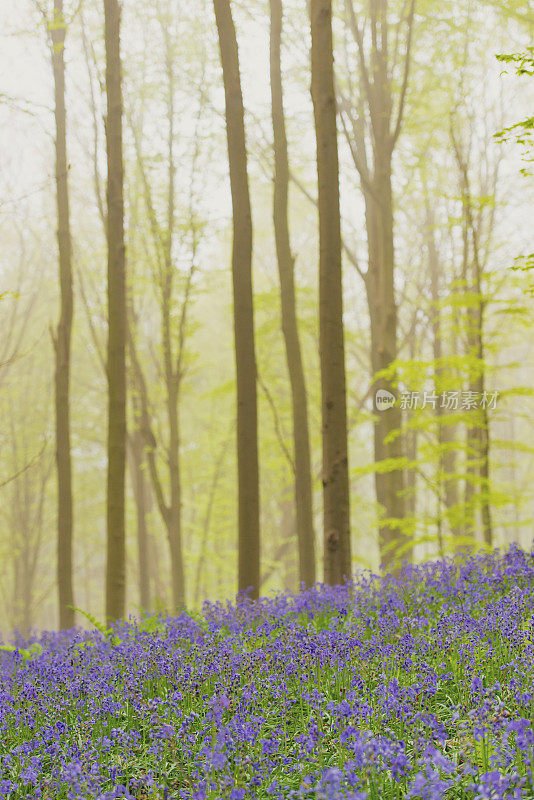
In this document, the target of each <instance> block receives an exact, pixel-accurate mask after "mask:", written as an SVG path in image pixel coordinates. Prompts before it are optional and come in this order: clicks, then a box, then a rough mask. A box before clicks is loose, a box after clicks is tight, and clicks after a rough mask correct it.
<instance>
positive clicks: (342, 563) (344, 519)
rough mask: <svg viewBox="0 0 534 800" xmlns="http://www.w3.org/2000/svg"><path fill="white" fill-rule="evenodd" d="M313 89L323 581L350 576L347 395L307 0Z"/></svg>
mask: <svg viewBox="0 0 534 800" xmlns="http://www.w3.org/2000/svg"><path fill="white" fill-rule="evenodd" d="M311 35H312V50H311V67H312V79H311V93H312V100H313V109H314V118H315V131H316V138H317V176H318V189H319V192H318V207H319V350H320V361H321V401H322V402H321V405H322V429H323V476H322V478H323V501H324V511H323V514H324V579H325V582H326V583H329V584H337V583H341V582H342V581H343V579H344V577H345V576H347V577H349V576H350V574H351V546H350V506H349V475H348V452H347V396H346V384H345V345H344V337H343V289H342V274H341V221H340V206H339V163H338V152H337V128H336V97H335V93H334V55H333V45H332V2H331V0H311Z"/></svg>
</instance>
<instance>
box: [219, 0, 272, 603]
mask: <svg viewBox="0 0 534 800" xmlns="http://www.w3.org/2000/svg"><path fill="white" fill-rule="evenodd" d="M213 5H214V8H215V17H216V20H217V30H218V34H219V47H220V54H221V63H222V69H223V80H224V93H225V101H226V133H227V139H228V160H229V165H230V185H231V191H232V206H233V251H232V275H233V290H234V337H235V358H236V372H237V464H238V484H239V574H238V588H239V591H244V590H246V589H248V588H249V587H251V596H252V597H257V595H258V592H259V585H260V500H259V468H258V412H257V391H256V356H255V351H254V317H253V299H252V217H251V210H250V195H249V188H248V173H247V150H246V142H245V120H244V109H243V93H242V90H241V78H240V75H239V56H238V49H237V38H236V32H235V27H234V22H233V19H232V11H231V8H230V0H213Z"/></svg>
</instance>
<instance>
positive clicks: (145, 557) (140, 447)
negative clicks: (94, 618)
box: [128, 399, 151, 611]
mask: <svg viewBox="0 0 534 800" xmlns="http://www.w3.org/2000/svg"><path fill="white" fill-rule="evenodd" d="M133 416H134V426H135V427H134V430H133V431H132V432H130V434H129V436H128V442H129V445H130V446H129V454H130V475H131V479H132V488H133V495H134V501H135V511H136V516H137V560H138V579H139V603H140V605H141V608H142V609H143V610H144V611H149V610H150V609H151V598H150V563H149V559H150V554H149V546H148V527H147V493H148V486H147V482H146V476H145V463H144V462H145V455H144V453H145V447H144V437H143V434H142V432H141V412H140V409H139V402H138V401H137V400H135V399H134V413H133Z"/></svg>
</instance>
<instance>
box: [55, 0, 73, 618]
mask: <svg viewBox="0 0 534 800" xmlns="http://www.w3.org/2000/svg"><path fill="white" fill-rule="evenodd" d="M65 34H66V29H65V18H64V16H63V0H54V16H53V23H52V25H51V28H50V35H51V39H52V67H53V72H54V103H55V105H54V116H55V123H56V198H57V220H58V231H57V240H58V250H59V285H60V305H61V309H60V316H59V323H58V326H57V331H56V333H55V334H54V335H53V341H54V350H55V356H56V370H55V401H56V465H57V487H58V499H57V503H58V506H57V509H58V510H57V586H58V603H59V627H60V628H62V629H65V628H72V627H73V626H74V610H73V608H72V606H73V605H74V593H73V589H72V524H73V520H72V467H71V446H70V400H69V388H70V347H71V331H72V315H73V292H72V242H71V234H70V215H69V192H68V177H67V176H68V166H67V114H66V108H65V58H64V50H65Z"/></svg>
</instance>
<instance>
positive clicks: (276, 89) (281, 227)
mask: <svg viewBox="0 0 534 800" xmlns="http://www.w3.org/2000/svg"><path fill="white" fill-rule="evenodd" d="M270 10H271V37H270V74H271V106H272V121H273V135H274V140H273V141H274V199H273V222H274V234H275V240H276V257H277V260H278V272H279V275H280V297H281V305H282V332H283V335H284V342H285V348H286V360H287V369H288V373H289V382H290V384H291V402H292V412H293V441H294V461H293V469H294V473H295V506H296V515H297V538H298V553H299V578H300V581H301V582H304V583H305V584H306V585H307V586H311V585H312V584H313V583H315V534H314V529H313V498H312V478H311V456H310V434H309V423H308V398H307V393H306V379H305V375H304V367H303V363H302V352H301V347H300V338H299V330H298V321H297V308H296V298H295V260H294V258H293V253H292V250H291V240H290V234H289V219H288V192H289V158H288V147H287V135H286V123H285V116H284V96H283V86H282V66H281V46H282V25H283V9H282V0H270Z"/></svg>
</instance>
